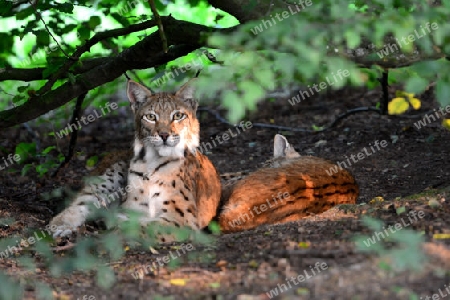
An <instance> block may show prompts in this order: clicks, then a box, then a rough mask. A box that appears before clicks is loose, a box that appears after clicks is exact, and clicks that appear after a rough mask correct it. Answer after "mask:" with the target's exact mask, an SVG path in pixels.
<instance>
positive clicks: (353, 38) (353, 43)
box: [345, 30, 361, 49]
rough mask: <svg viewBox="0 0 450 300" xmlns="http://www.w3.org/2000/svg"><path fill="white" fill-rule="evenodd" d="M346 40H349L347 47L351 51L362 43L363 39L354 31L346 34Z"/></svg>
mask: <svg viewBox="0 0 450 300" xmlns="http://www.w3.org/2000/svg"><path fill="white" fill-rule="evenodd" d="M345 39H346V40H347V47H349V48H350V49H353V48H356V47H357V46H358V45H359V44H360V43H361V37H360V36H359V34H357V33H355V32H354V31H353V30H348V31H346V32H345Z"/></svg>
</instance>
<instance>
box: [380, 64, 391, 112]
mask: <svg viewBox="0 0 450 300" xmlns="http://www.w3.org/2000/svg"><path fill="white" fill-rule="evenodd" d="M388 72H389V71H388V70H386V71H384V72H383V74H382V75H381V78H380V79H379V81H380V84H381V88H382V90H383V97H382V98H381V114H383V115H385V114H386V113H387V109H388V103H389V91H388V75H389V74H388Z"/></svg>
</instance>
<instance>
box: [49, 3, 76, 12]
mask: <svg viewBox="0 0 450 300" xmlns="http://www.w3.org/2000/svg"><path fill="white" fill-rule="evenodd" d="M53 8H54V9H56V10H57V11H60V12H63V13H68V14H71V13H72V12H73V5H72V4H70V3H69V2H64V3H58V4H57V5H53Z"/></svg>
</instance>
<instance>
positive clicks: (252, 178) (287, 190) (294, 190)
mask: <svg viewBox="0 0 450 300" xmlns="http://www.w3.org/2000/svg"><path fill="white" fill-rule="evenodd" d="M335 166H336V165H335V164H333V163H332V162H329V161H327V160H325V159H322V158H318V157H313V156H300V154H299V153H297V152H296V151H295V149H294V148H293V147H292V146H291V145H290V144H289V143H288V141H287V140H286V138H285V137H284V136H282V135H279V134H277V135H275V139H274V157H273V159H272V160H269V161H267V162H266V164H265V167H264V168H262V169H259V170H257V171H255V172H254V173H251V174H249V175H248V176H247V177H245V178H244V179H242V180H240V181H238V182H237V183H235V185H234V186H231V187H228V188H226V189H224V193H223V203H224V206H223V209H222V212H221V213H220V216H219V225H220V228H221V231H222V232H225V233H227V232H236V231H242V230H248V229H252V228H255V227H257V226H259V225H261V224H277V223H284V222H291V221H296V220H299V219H301V218H303V217H305V216H307V215H311V214H318V213H321V212H324V211H326V210H328V209H330V208H331V207H333V206H335V205H337V204H343V203H356V199H357V198H358V186H357V185H356V183H355V180H354V178H353V176H352V175H351V174H350V173H349V172H348V171H346V170H344V169H339V171H338V173H336V174H334V175H332V176H329V175H327V172H326V171H327V170H330V168H335ZM225 198H226V199H225Z"/></svg>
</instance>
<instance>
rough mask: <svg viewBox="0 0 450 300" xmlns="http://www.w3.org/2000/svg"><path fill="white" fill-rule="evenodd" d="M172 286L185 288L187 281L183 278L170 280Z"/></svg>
mask: <svg viewBox="0 0 450 300" xmlns="http://www.w3.org/2000/svg"><path fill="white" fill-rule="evenodd" d="M170 284H171V285H177V286H185V285H186V279H183V278H174V279H170Z"/></svg>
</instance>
